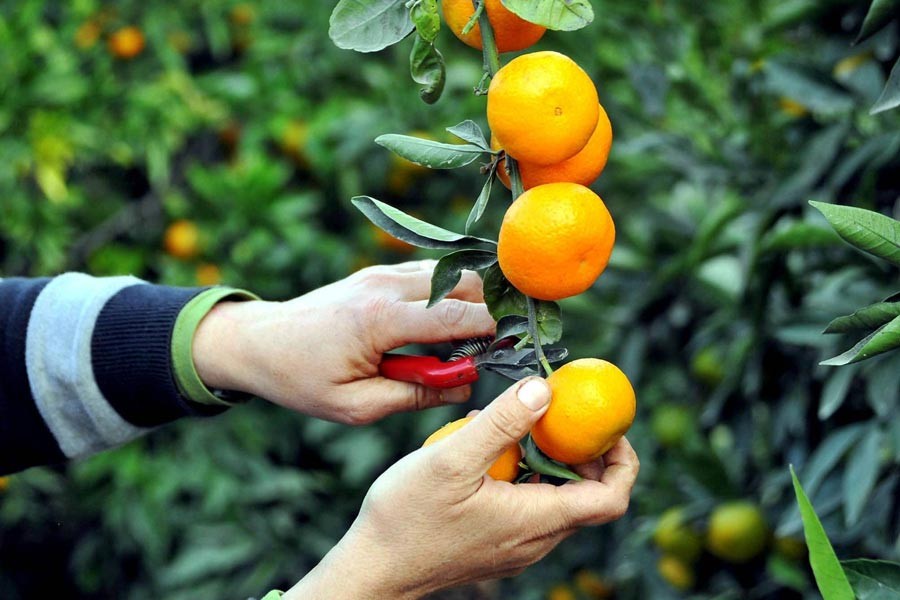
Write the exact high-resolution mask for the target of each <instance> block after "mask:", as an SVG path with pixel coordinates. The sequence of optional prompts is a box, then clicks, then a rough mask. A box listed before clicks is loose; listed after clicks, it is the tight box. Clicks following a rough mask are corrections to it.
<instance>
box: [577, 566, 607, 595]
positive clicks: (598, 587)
mask: <svg viewBox="0 0 900 600" xmlns="http://www.w3.org/2000/svg"><path fill="white" fill-rule="evenodd" d="M573 580H574V582H575V589H577V590H578V591H579V592H581V593H582V595H584V596H585V597H587V598H591V599H592V600H606V599H607V598H611V597H612V595H613V592H614V590H613V588H612V586H611V585H610V584H609V583H607V582H606V581H604V580H603V578H602V577H600V575H598V574H597V573H595V572H594V571H590V570H588V569H582V570H580V571H578V572H577V573H575V577H574V578H573Z"/></svg>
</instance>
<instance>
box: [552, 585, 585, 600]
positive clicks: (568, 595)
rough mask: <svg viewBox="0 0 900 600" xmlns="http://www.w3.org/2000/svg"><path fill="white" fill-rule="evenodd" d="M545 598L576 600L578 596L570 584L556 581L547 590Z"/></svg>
mask: <svg viewBox="0 0 900 600" xmlns="http://www.w3.org/2000/svg"><path fill="white" fill-rule="evenodd" d="M547 600H578V596H576V595H575V590H573V589H572V587H571V586H569V585H566V584H565V583H558V584H556V585H554V586H553V587H552V588H550V589H549V590H548V591H547Z"/></svg>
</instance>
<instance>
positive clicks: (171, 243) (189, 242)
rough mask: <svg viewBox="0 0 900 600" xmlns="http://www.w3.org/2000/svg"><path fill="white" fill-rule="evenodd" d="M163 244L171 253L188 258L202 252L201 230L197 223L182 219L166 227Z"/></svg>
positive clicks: (177, 256) (183, 258)
mask: <svg viewBox="0 0 900 600" xmlns="http://www.w3.org/2000/svg"><path fill="white" fill-rule="evenodd" d="M163 246H164V247H165V249H166V252H168V253H169V254H170V255H172V256H174V257H175V258H180V259H182V260H188V259H191V258H194V257H195V256H197V254H199V253H200V230H199V229H198V228H197V225H196V223H194V222H192V221H188V220H185V219H182V220H180V221H175V222H174V223H172V224H171V225H169V227H168V228H167V229H166V232H165V234H164V236H163Z"/></svg>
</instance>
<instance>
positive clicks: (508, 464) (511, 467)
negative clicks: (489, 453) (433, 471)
mask: <svg viewBox="0 0 900 600" xmlns="http://www.w3.org/2000/svg"><path fill="white" fill-rule="evenodd" d="M472 419H473V417H464V418H462V419H457V420H456V421H453V422H452V423H447V424H446V425H444V426H443V427H441V428H440V429H438V430H437V431H435V432H434V433H432V434H431V435H430V436H428V439H426V440H425V442H424V443H423V444H422V447H423V448H424V447H425V446H428V445H429V444H433V443H435V442H437V441H438V440H442V439H444V438H445V437H447V436H448V435H450V434H451V433H454V432H455V431H458V430H459V429H462V428H463V426H465V425H466V423H468V422H469V421H471V420H472ZM520 460H522V450H521V449H520V448H519V445H518V444H513V445H512V446H510V447H509V448H507V449H506V452H504V453H503V454H501V455H500V458H498V459H497V460H496V462H494V464H493V465H491V468H490V469H489V470H488V473H487V474H488V475H490V476H491V477H492V478H493V479H496V480H497V481H514V480H515V479H516V477H517V476H518V475H519V461H520Z"/></svg>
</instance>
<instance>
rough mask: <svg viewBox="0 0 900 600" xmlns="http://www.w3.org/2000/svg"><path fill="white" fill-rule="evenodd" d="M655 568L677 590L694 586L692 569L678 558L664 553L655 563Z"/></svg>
mask: <svg viewBox="0 0 900 600" xmlns="http://www.w3.org/2000/svg"><path fill="white" fill-rule="evenodd" d="M656 570H657V571H659V574H660V576H661V577H662V578H663V579H665V580H666V581H667V582H668V583H669V585H671V586H672V587H674V588H675V589H677V590H681V591H685V590H688V589H690V588H692V587H694V582H695V579H696V578H695V576H694V571H693V569H691V566H690V565H689V564H687V563H686V562H684V561H683V560H681V559H680V558H677V557H675V556H670V555H668V554H664V555H662V556H661V557H660V558H659V561H658V562H657V563H656Z"/></svg>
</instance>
